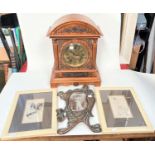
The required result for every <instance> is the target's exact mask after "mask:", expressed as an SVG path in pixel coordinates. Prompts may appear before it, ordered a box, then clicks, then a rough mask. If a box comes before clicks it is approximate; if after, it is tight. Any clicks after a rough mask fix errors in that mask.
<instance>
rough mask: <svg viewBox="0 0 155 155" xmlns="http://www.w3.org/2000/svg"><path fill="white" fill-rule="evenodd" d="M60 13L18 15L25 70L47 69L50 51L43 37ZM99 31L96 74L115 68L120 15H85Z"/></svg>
mask: <svg viewBox="0 0 155 155" xmlns="http://www.w3.org/2000/svg"><path fill="white" fill-rule="evenodd" d="M63 15H64V14H18V18H19V23H20V26H21V30H22V36H23V40H24V45H25V49H26V53H27V57H28V71H34V70H41V69H45V68H46V69H47V68H49V69H50V68H51V66H52V64H53V52H52V50H53V49H52V43H51V40H50V39H49V38H48V37H47V36H46V34H47V31H48V28H49V26H51V25H52V24H53V23H54V22H55V21H56V20H57V19H58V18H59V17H61V16H63ZM86 16H88V17H90V18H91V19H92V20H93V21H94V22H95V23H96V24H97V25H98V26H99V27H100V29H101V30H102V32H103V35H104V36H103V37H102V38H101V39H99V43H98V54H97V64H98V67H99V70H100V72H102V70H105V69H109V68H110V69H113V68H117V69H119V41H120V22H121V21H120V14H86Z"/></svg>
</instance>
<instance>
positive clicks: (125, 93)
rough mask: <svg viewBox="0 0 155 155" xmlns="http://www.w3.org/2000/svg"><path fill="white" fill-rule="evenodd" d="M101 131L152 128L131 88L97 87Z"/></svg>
mask: <svg viewBox="0 0 155 155" xmlns="http://www.w3.org/2000/svg"><path fill="white" fill-rule="evenodd" d="M96 99H97V105H98V111H99V116H100V121H101V125H102V129H103V133H105V134H106V133H108V134H111V133H118V134H119V133H150V132H153V128H152V125H151V123H150V122H149V119H148V118H147V116H146V114H145V112H144V110H143V108H142V105H141V103H140V100H139V99H138V97H137V96H136V94H135V92H134V90H133V89H132V88H128V87H126V88H122V87H118V88H117V87H114V88H112V87H104V88H97V90H96Z"/></svg>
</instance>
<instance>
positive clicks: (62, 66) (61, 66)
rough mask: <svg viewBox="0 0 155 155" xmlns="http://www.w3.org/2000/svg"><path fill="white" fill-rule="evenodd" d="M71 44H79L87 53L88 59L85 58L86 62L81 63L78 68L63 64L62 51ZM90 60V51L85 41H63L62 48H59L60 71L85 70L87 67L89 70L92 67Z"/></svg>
mask: <svg viewBox="0 0 155 155" xmlns="http://www.w3.org/2000/svg"><path fill="white" fill-rule="evenodd" d="M71 43H73V44H74V43H77V44H78V43H79V44H81V45H82V46H84V47H85V48H86V49H87V52H88V58H87V60H86V62H85V63H83V64H82V65H80V66H74V67H73V66H71V65H68V64H66V63H65V62H64V60H63V49H64V48H65V47H66V46H67V45H69V44H71ZM91 58H92V49H91V48H90V47H89V46H88V44H87V43H86V41H84V40H79V39H72V40H69V41H65V42H64V43H63V44H62V46H61V48H60V52H59V62H60V69H61V68H63V69H65V68H66V69H71V70H72V69H76V68H77V69H80V68H81V69H83V68H85V67H87V66H89V68H90V67H91V66H92V64H91V61H90V60H91Z"/></svg>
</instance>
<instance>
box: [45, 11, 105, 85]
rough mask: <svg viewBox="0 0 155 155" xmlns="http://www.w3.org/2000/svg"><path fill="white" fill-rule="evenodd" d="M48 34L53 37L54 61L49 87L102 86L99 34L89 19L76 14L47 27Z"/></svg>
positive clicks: (64, 17) (62, 18)
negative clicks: (98, 58)
mask: <svg viewBox="0 0 155 155" xmlns="http://www.w3.org/2000/svg"><path fill="white" fill-rule="evenodd" d="M47 35H48V36H49V37H50V38H52V42H53V51H54V59H55V62H54V67H53V71H52V76H51V82H50V84H51V87H57V86H59V85H72V84H73V85H78V84H93V85H95V86H99V85H100V84H101V79H100V75H99V72H98V69H97V66H96V54H97V41H98V38H99V37H100V36H101V35H102V32H101V31H100V29H99V27H98V26H97V25H96V24H95V23H94V22H93V21H92V20H90V19H89V18H88V17H86V16H83V15H79V14H70V15H66V16H63V17H61V18H60V19H58V20H57V21H56V22H55V23H54V25H53V26H52V27H50V29H49V31H48V34H47Z"/></svg>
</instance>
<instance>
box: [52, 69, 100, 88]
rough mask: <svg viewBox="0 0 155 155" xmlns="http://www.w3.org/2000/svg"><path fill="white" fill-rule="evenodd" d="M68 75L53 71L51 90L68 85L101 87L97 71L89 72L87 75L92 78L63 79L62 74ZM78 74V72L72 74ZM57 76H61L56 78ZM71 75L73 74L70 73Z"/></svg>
mask: <svg viewBox="0 0 155 155" xmlns="http://www.w3.org/2000/svg"><path fill="white" fill-rule="evenodd" d="M66 73H67V74H70V72H63V73H60V72H59V71H55V70H53V72H52V76H51V82H50V85H51V88H56V87H58V86H68V85H95V86H100V85H101V79H100V76H99V72H98V71H97V70H95V71H90V72H89V73H92V74H93V77H89V76H87V77H65V76H64V74H66ZM74 73H78V72H74ZM80 73H81V72H80ZM83 73H88V72H83ZM57 74H59V75H61V77H57ZM71 74H73V72H71Z"/></svg>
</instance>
